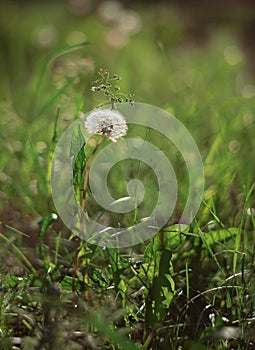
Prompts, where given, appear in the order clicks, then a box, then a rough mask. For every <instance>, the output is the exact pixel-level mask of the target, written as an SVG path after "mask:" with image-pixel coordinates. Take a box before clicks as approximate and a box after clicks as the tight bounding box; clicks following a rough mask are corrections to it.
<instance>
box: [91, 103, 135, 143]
mask: <svg viewBox="0 0 255 350" xmlns="http://www.w3.org/2000/svg"><path fill="white" fill-rule="evenodd" d="M85 127H86V129H87V130H88V132H89V133H90V134H100V135H102V134H105V135H106V136H107V137H108V138H109V139H110V140H111V141H113V142H116V141H117V140H118V139H119V138H121V137H122V136H124V135H126V133H127V129H128V127H127V123H126V119H125V117H124V116H123V115H122V114H120V113H119V112H118V111H116V110H114V109H105V108H98V109H95V110H94V111H92V112H91V113H90V114H89V115H88V117H87V119H86V121H85Z"/></svg>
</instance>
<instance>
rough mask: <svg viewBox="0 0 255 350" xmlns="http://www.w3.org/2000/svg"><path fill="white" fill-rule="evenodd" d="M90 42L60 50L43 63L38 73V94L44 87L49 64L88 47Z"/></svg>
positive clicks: (67, 46) (51, 54)
mask: <svg viewBox="0 0 255 350" xmlns="http://www.w3.org/2000/svg"><path fill="white" fill-rule="evenodd" d="M88 44H89V42H88V41H84V42H82V43H78V44H74V45H66V46H64V47H62V48H60V49H59V50H57V51H55V52H52V53H50V54H49V55H48V56H47V57H46V58H45V59H44V61H43V63H42V65H41V69H40V71H39V73H38V79H37V84H36V91H37V93H38V92H39V90H40V88H41V85H42V80H43V77H44V74H45V72H46V70H47V68H48V66H49V64H50V63H51V62H52V61H54V60H55V59H56V58H58V57H59V56H62V55H64V54H67V53H70V52H72V51H75V50H79V49H81V48H83V47H84V46H86V45H88Z"/></svg>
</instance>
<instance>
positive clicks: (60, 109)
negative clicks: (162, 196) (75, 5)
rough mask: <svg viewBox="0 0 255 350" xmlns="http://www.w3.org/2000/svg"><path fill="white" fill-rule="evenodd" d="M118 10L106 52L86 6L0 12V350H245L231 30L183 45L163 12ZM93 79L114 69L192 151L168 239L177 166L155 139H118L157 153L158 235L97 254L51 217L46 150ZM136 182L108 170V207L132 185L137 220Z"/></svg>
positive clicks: (245, 248) (241, 170) (241, 81)
mask: <svg viewBox="0 0 255 350" xmlns="http://www.w3.org/2000/svg"><path fill="white" fill-rule="evenodd" d="M134 10H135V11H136V12H137V14H138V16H140V20H141V28H140V31H138V32H137V33H136V34H134V35H130V36H129V37H128V38H127V43H126V45H124V46H122V47H114V46H111V45H110V44H109V42H108V41H107V33H108V31H109V30H114V29H115V27H116V23H115V24H114V23H106V22H104V21H103V20H102V19H101V18H100V17H99V15H98V12H96V11H94V10H91V12H89V13H88V14H87V15H84V16H75V15H74V14H71V13H70V12H69V11H68V6H67V4H65V5H63V4H62V3H61V4H60V3H57V2H56V3H55V2H53V3H51V2H50V3H47V2H46V3H43V2H42V3H40V4H39V3H38V4H36V5H33V4H32V3H28V4H24V5H22V6H21V5H19V4H18V2H17V3H15V2H7V1H3V2H2V3H1V4H0V23H1V25H0V36H1V42H0V45H1V50H0V72H1V83H0V93H1V96H2V98H1V101H0V113H1V119H0V140H1V157H0V198H1V201H0V218H1V222H2V224H1V226H0V242H1V245H0V252H1V267H0V349H3V350H7V349H15V346H16V348H17V347H18V348H19V345H18V342H19V341H21V343H22V345H21V348H22V349H35V350H39V349H59V348H61V347H65V348H66V349H70V350H71V349H105V350H106V349H107V350H108V349H111V350H117V349H123V350H129V349H143V350H145V349H155V350H164V349H178V350H182V349H183V350H184V349H189V350H192V349H239V350H241V349H253V348H254V343H255V339H254V335H253V333H254V332H253V329H254V310H255V298H254V295H255V280H254V252H255V250H254V244H255V240H254V232H255V219H254V215H249V212H251V211H252V208H255V203H254V184H255V182H254V181H255V178H254V173H255V165H254V159H255V139H254V131H255V117H254V113H255V112H254V96H253V97H250V98H248V97H247V96H245V94H244V91H245V89H244V87H245V86H247V85H252V84H254V78H252V73H251V72H250V71H249V69H250V67H249V65H248V63H247V59H246V58H245V54H244V52H243V59H242V60H241V61H240V62H239V63H238V64H236V65H231V64H229V63H228V62H227V60H226V59H225V56H224V52H226V51H225V49H226V47H228V46H230V45H236V46H239V45H240V43H239V41H238V40H239V39H238V36H237V27H238V26H241V24H242V23H244V22H245V21H244V20H243V22H242V20H240V22H238V24H237V25H236V29H233V27H231V26H230V25H227V24H225V25H223V26H221V27H220V26H219V27H217V30H211V35H210V37H209V38H208V40H207V41H206V43H205V44H204V45H203V46H199V45H195V44H194V43H195V40H196V38H195V37H193V45H191V42H190V38H189V40H188V39H187V32H186V30H187V28H186V25H187V23H186V22H185V20H184V18H183V16H182V12H181V11H177V10H176V8H173V7H167V6H166V5H165V6H163V5H157V6H156V5H154V6H152V7H150V6H147V5H146V6H145V5H144V6H142V5H134ZM244 18H245V17H244ZM232 20H233V21H235V17H233V19H232ZM226 23H227V22H226ZM43 26H48V27H47V28H48V29H49V30H50V33H51V35H53V37H52V41H51V42H49V44H48V46H47V45H46V46H42V45H40V44H39V43H38V35H39V34H38V33H39V32H40V30H41V29H42V27H43ZM49 26H50V27H49ZM47 28H46V29H47ZM77 32H78V33H80V34H77ZM54 33H55V34H56V36H54V35H55V34H54ZM75 33H76V34H75ZM82 33H83V35H81V34H82ZM75 36H76V40H77V41H76V42H75V40H74V39H72V38H74V37H75ZM36 38H37V39H36ZM71 39H72V40H71ZM81 39H82V40H81ZM36 40H37V41H36ZM100 67H103V68H105V69H108V70H109V71H110V72H112V73H115V72H117V73H118V74H119V75H120V76H121V77H122V78H123V80H122V81H120V82H119V85H120V87H121V91H124V92H127V93H130V94H133V93H134V94H135V96H134V99H135V101H137V102H144V103H148V104H151V105H155V106H158V107H160V108H162V109H165V110H167V111H169V112H170V113H172V114H174V115H175V116H176V117H177V118H178V119H179V120H180V121H181V122H182V123H183V124H184V125H185V126H186V127H187V129H188V130H189V132H190V133H191V135H192V136H193V138H194V140H195V142H196V143H197V145H198V147H199V150H200V152H201V155H202V159H203V163H204V170H205V192H204V197H203V201H202V204H201V207H200V210H199V212H198V213H197V215H196V218H195V220H194V222H193V223H192V224H191V225H190V226H189V227H188V228H184V229H183V232H179V231H178V229H177V227H176V225H175V222H176V219H177V217H178V210H180V209H181V208H182V207H183V205H184V203H185V198H186V195H187V188H188V180H187V173H186V170H185V166H184V164H183V160H182V158H181V157H180V155H178V154H177V153H176V150H175V148H174V147H173V146H172V145H170V144H169V143H167V141H166V140H165V139H164V138H163V137H162V136H161V135H159V134H157V133H156V132H149V133H148V131H147V130H143V129H139V128H138V129H137V130H136V129H135V128H134V129H132V130H130V132H132V133H134V134H135V133H136V132H138V134H139V135H140V136H141V137H143V138H144V139H145V138H146V140H147V141H150V142H160V145H161V146H162V148H163V149H165V150H166V153H167V156H168V157H169V158H170V159H171V161H172V162H173V165H174V167H175V170H176V172H177V175H178V188H179V194H178V205H179V209H178V208H177V210H176V211H175V212H174V215H173V217H172V218H171V220H170V222H169V225H167V227H165V228H164V229H163V230H162V231H161V232H159V233H158V234H157V235H156V236H155V237H153V238H152V239H151V240H149V241H147V242H145V243H144V244H141V245H139V246H135V247H132V248H126V249H110V248H107V249H104V248H102V247H97V246H93V245H89V244H86V243H83V242H80V241H79V240H77V238H75V237H74V235H72V233H70V232H69V231H68V230H67V228H65V227H64V225H63V224H62V223H61V221H60V219H59V218H58V219H57V220H55V219H54V216H52V214H51V213H55V208H54V205H53V202H52V198H51V191H50V184H49V177H50V175H49V174H50V169H51V161H52V156H53V151H54V148H55V145H56V143H57V141H58V140H59V138H60V137H61V135H62V134H63V132H64V131H65V130H66V128H67V127H68V126H69V125H70V124H71V123H72V122H73V121H74V120H76V119H77V118H78V117H79V115H80V113H81V112H85V113H86V112H89V111H90V110H91V109H93V108H94V107H96V106H98V105H100V104H102V103H104V102H105V100H104V96H100V94H96V93H93V92H92V91H91V90H90V88H91V83H92V81H94V80H95V79H97V78H98V77H97V71H98V70H99V68H100ZM247 72H248V73H247ZM90 151H91V150H90V149H89V148H88V149H87V152H88V153H89V152H90ZM148 172H149V170H148V167H146V166H145V165H143V164H140V163H139V162H138V161H134V162H130V163H128V167H127V166H126V165H125V164H124V162H123V163H122V162H120V163H119V164H118V166H117V167H116V168H115V169H113V171H112V174H111V176H112V178H111V186H113V187H114V189H115V191H116V194H118V195H123V194H124V195H125V186H126V181H127V179H131V178H133V177H134V176H135V175H138V177H139V179H140V180H144V181H143V182H144V185H145V188H147V192H146V196H145V199H146V203H147V205H146V203H145V205H144V210H145V212H146V210H148V209H150V206H151V205H152V204H153V203H154V201H155V193H154V192H153V188H154V187H155V177H154V176H153V174H152V173H151V174H149V175H148ZM82 180H83V178H82V175H81V174H80V177H79V176H78V177H77V181H78V182H79V181H80V182H82ZM123 180H125V181H123ZM76 185H77V184H76ZM89 205H90V210H91V211H92V212H93V210H94V211H95V212H96V211H97V210H98V207H94V206H93V205H94V203H93V202H92V203H90V204H89ZM139 214H141V213H139V212H135V213H132V215H130V216H127V217H125V218H124V219H123V220H126V222H128V223H129V224H130V223H131V224H132V220H133V222H135V221H136V220H137V219H139ZM112 220H113V221H114V220H116V221H117V222H118V221H119V220H120V218H119V217H116V216H115V217H113V218H112ZM70 237H72V238H70ZM75 252H78V268H77V271H76V278H75V281H73V277H72V276H73V271H72V268H73V261H74V255H75ZM73 282H75V289H76V291H77V293H76V294H74V293H73V290H72V289H73V286H72V284H73ZM233 330H234V335H232V331H233ZM15 342H16V343H15Z"/></svg>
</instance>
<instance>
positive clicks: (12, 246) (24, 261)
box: [0, 232, 36, 273]
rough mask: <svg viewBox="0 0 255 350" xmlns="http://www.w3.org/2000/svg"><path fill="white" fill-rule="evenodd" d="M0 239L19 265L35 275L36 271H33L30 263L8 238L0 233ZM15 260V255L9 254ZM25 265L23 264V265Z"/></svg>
mask: <svg viewBox="0 0 255 350" xmlns="http://www.w3.org/2000/svg"><path fill="white" fill-rule="evenodd" d="M0 238H1V239H3V240H4V241H5V242H6V243H7V244H8V245H9V246H10V247H11V248H12V249H13V251H14V252H15V253H16V254H17V256H18V258H19V260H20V262H21V264H22V265H23V267H24V268H25V269H26V270H29V272H32V273H35V272H36V270H35V269H34V267H33V265H32V264H31V262H30V261H29V260H28V259H27V257H26V256H25V255H24V253H22V251H21V250H20V249H19V248H18V247H17V246H16V245H15V244H14V243H12V242H11V241H10V239H9V238H8V237H6V236H5V235H4V234H3V233H1V232H0ZM10 253H11V254H12V255H13V256H15V258H17V256H16V255H14V254H13V253H12V252H10ZM24 263H25V264H24Z"/></svg>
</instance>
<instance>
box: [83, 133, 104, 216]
mask: <svg viewBox="0 0 255 350" xmlns="http://www.w3.org/2000/svg"><path fill="white" fill-rule="evenodd" d="M103 138H104V134H101V135H100V138H99V140H98V142H97V144H96V147H95V148H94V149H93V151H92V153H91V155H90V157H89V160H88V163H87V166H86V170H85V176H84V185H83V194H82V202H81V210H82V217H83V215H84V211H85V205H86V193H87V187H88V180H89V170H90V166H91V163H92V160H93V157H94V155H95V153H96V151H97V150H98V147H99V146H100V144H101V143H102V141H103Z"/></svg>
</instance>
